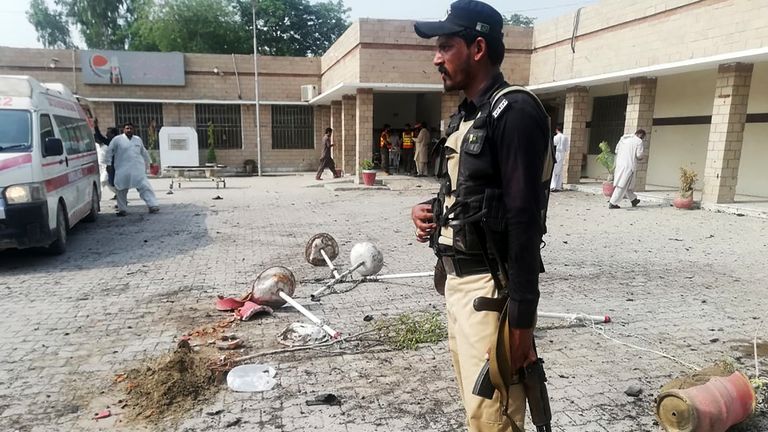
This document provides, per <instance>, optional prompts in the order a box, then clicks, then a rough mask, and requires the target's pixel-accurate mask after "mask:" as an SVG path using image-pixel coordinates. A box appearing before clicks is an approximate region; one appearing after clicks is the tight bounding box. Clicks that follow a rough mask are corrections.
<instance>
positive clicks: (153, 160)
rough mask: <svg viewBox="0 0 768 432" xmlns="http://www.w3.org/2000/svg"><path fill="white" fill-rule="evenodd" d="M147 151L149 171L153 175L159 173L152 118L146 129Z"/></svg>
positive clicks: (155, 131) (155, 136)
mask: <svg viewBox="0 0 768 432" xmlns="http://www.w3.org/2000/svg"><path fill="white" fill-rule="evenodd" d="M147 143H148V146H147V152H148V153H149V173H150V174H151V175H153V176H156V175H158V174H160V164H159V163H157V162H158V157H157V129H156V128H155V121H154V120H152V121H151V122H150V123H149V128H148V129H147Z"/></svg>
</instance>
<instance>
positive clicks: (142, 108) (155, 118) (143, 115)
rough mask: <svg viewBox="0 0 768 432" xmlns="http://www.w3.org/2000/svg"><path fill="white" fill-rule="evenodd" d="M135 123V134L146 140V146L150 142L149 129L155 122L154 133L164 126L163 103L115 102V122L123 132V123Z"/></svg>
mask: <svg viewBox="0 0 768 432" xmlns="http://www.w3.org/2000/svg"><path fill="white" fill-rule="evenodd" d="M128 122H130V123H133V134H134V135H136V136H138V137H139V138H141V139H142V141H144V146H145V147H146V146H148V145H149V142H150V136H149V130H150V126H151V125H152V124H153V123H154V134H155V135H157V134H158V133H159V132H160V128H161V127H162V126H163V104H159V103H132V102H115V124H116V125H117V128H118V129H120V133H122V129H123V124H125V123H128Z"/></svg>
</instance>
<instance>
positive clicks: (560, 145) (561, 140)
mask: <svg viewBox="0 0 768 432" xmlns="http://www.w3.org/2000/svg"><path fill="white" fill-rule="evenodd" d="M552 142H553V143H554V145H555V161H556V163H555V168H554V169H553V171H552V183H551V184H550V186H549V190H550V191H552V192H560V191H561V190H563V162H564V161H565V155H567V154H568V149H569V148H570V147H571V142H570V140H569V139H568V137H567V136H565V135H563V128H562V127H560V126H558V127H556V128H555V138H554V139H553V140H552Z"/></svg>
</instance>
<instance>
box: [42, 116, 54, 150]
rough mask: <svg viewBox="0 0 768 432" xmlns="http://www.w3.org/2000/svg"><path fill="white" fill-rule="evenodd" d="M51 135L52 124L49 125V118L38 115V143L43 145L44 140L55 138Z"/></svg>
mask: <svg viewBox="0 0 768 432" xmlns="http://www.w3.org/2000/svg"><path fill="white" fill-rule="evenodd" d="M55 136H56V134H55V133H53V124H52V123H51V116H49V115H48V114H42V115H40V143H41V144H45V140H47V139H48V138H53V137H55Z"/></svg>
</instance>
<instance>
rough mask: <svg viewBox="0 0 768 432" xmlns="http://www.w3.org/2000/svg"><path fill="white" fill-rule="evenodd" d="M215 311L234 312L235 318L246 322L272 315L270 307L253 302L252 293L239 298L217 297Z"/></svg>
mask: <svg viewBox="0 0 768 432" xmlns="http://www.w3.org/2000/svg"><path fill="white" fill-rule="evenodd" d="M217 297H218V298H217V299H216V310H219V311H222V312H230V311H234V313H235V318H237V319H239V320H241V321H248V320H250V319H251V318H253V317H255V316H256V315H259V314H266V315H272V313H273V312H274V311H273V310H272V308H271V307H269V306H267V305H263V304H259V303H257V302H255V301H253V293H252V292H248V293H247V294H245V295H244V296H242V297H240V298H235V297H224V296H221V295H220V296H217Z"/></svg>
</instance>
